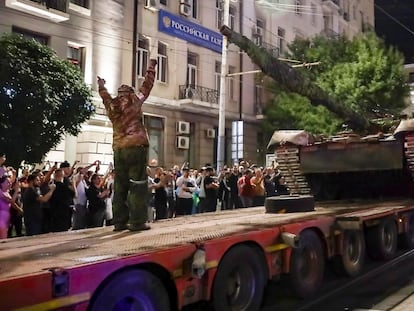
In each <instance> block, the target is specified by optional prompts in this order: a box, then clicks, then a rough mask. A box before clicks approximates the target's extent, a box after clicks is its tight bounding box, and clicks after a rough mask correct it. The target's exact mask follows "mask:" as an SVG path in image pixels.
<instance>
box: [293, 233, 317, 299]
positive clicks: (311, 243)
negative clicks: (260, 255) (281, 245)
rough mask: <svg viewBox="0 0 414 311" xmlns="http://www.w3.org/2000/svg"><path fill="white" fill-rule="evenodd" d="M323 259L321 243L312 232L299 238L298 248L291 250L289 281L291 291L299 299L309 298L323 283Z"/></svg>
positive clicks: (302, 234)
mask: <svg viewBox="0 0 414 311" xmlns="http://www.w3.org/2000/svg"><path fill="white" fill-rule="evenodd" d="M324 269H325V258H324V252H323V249H322V244H321V241H320V239H319V237H318V235H317V234H316V233H315V232H314V231H312V230H305V231H303V232H302V233H301V234H300V236H299V247H298V248H293V249H292V254H291V257H290V272H289V279H290V283H291V286H292V289H293V291H294V292H295V293H296V294H297V295H298V296H299V297H301V298H308V297H311V296H312V295H313V294H315V292H316V291H317V290H318V288H319V286H320V285H321V283H322V281H323V275H324Z"/></svg>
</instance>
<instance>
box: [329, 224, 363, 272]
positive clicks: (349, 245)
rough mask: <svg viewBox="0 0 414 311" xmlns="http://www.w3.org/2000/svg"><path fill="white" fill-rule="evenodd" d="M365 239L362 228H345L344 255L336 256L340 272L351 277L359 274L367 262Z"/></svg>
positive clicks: (337, 268)
mask: <svg viewBox="0 0 414 311" xmlns="http://www.w3.org/2000/svg"><path fill="white" fill-rule="evenodd" d="M365 253H366V250H365V239H364V234H363V233H362V231H360V230H345V231H344V238H343V253H342V256H338V257H337V258H335V259H334V260H335V267H336V270H337V271H338V272H340V273H341V274H345V275H347V276H350V277H355V276H357V275H358V274H359V273H360V272H361V270H362V268H363V266H364V262H365Z"/></svg>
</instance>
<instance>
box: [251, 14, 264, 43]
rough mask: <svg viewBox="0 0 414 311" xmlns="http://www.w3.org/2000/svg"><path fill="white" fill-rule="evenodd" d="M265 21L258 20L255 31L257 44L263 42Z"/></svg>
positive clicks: (254, 36)
mask: <svg viewBox="0 0 414 311" xmlns="http://www.w3.org/2000/svg"><path fill="white" fill-rule="evenodd" d="M263 33H264V22H263V21H262V20H260V19H258V20H256V28H255V29H254V31H253V40H254V42H255V43H256V44H257V45H262V44H263Z"/></svg>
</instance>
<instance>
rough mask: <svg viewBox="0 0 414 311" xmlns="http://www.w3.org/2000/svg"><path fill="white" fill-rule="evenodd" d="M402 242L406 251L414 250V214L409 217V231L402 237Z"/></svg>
mask: <svg viewBox="0 0 414 311" xmlns="http://www.w3.org/2000/svg"><path fill="white" fill-rule="evenodd" d="M401 242H402V246H403V247H404V248H406V249H412V248H414V213H412V214H410V215H409V216H408V223H407V231H406V232H404V233H403V234H402V235H401Z"/></svg>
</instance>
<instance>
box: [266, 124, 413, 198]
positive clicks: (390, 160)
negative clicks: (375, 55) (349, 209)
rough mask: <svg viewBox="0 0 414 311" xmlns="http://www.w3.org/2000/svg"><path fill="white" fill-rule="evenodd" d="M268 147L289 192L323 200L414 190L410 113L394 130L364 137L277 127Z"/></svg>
mask: <svg viewBox="0 0 414 311" xmlns="http://www.w3.org/2000/svg"><path fill="white" fill-rule="evenodd" d="M268 148H270V149H274V152H275V155H276V158H277V163H278V168H279V170H280V171H281V173H282V174H283V176H285V181H286V183H287V185H288V187H289V190H290V194H291V195H309V194H310V195H313V197H314V198H315V200H317V201H325V200H349V199H386V198H397V197H398V198H401V197H413V194H414V192H413V191H414V182H413V177H414V119H406V120H401V122H400V123H399V125H398V127H397V128H396V129H395V131H394V132H393V133H390V134H376V135H368V136H362V137H361V136H359V135H357V134H354V133H349V132H344V133H340V134H338V135H335V136H331V137H326V138H322V137H320V136H319V137H315V136H314V135H312V134H311V133H308V132H306V131H299V130H298V131H297V130H282V131H275V132H274V134H273V136H272V138H271V140H270V142H269V145H268Z"/></svg>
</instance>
